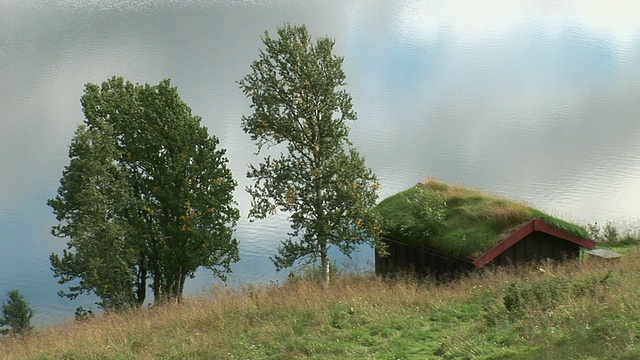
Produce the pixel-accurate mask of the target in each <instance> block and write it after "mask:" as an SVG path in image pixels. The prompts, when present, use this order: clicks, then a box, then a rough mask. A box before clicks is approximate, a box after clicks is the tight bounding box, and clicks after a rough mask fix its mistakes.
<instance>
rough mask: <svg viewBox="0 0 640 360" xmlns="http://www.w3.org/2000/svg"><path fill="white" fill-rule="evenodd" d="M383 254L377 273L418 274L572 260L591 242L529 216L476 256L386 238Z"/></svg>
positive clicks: (377, 258) (590, 246)
mask: <svg viewBox="0 0 640 360" xmlns="http://www.w3.org/2000/svg"><path fill="white" fill-rule="evenodd" d="M384 241H385V243H386V244H387V247H388V248H387V252H388V253H389V254H388V255H387V256H385V257H381V256H380V255H379V254H378V253H377V252H376V256H375V267H376V273H377V274H389V273H390V272H396V271H414V272H416V273H418V274H427V273H430V274H435V275H441V274H447V273H456V272H459V271H468V270H473V269H476V268H482V267H484V266H487V265H513V264H517V263H526V262H532V261H540V260H545V259H550V260H557V261H562V260H566V259H576V258H578V257H579V256H580V248H582V247H583V248H586V249H589V250H591V249H593V248H595V246H596V243H595V241H593V240H591V239H587V238H582V237H578V236H575V235H572V234H569V233H568V232H566V231H564V230H562V229H559V228H556V227H554V226H553V225H550V224H548V223H546V222H545V221H544V220H541V219H537V218H536V219H533V220H531V221H529V222H528V223H527V224H525V225H524V226H522V227H521V228H520V229H518V230H517V231H515V232H514V233H512V234H511V235H509V236H507V237H506V238H505V239H504V240H502V241H500V242H499V243H497V244H496V245H495V246H493V247H492V248H490V249H489V250H487V251H486V252H485V253H483V254H482V255H480V256H478V257H475V258H474V257H470V256H460V257H451V256H447V255H445V254H444V253H442V252H439V251H437V250H435V249H430V248H428V247H425V246H417V245H409V244H405V243H403V242H401V241H398V240H394V239H392V238H389V237H385V238H384Z"/></svg>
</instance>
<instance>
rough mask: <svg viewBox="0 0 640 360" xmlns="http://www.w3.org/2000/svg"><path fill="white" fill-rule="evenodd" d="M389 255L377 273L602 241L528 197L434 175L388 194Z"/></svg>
mask: <svg viewBox="0 0 640 360" xmlns="http://www.w3.org/2000/svg"><path fill="white" fill-rule="evenodd" d="M376 211H377V212H378V213H379V215H380V216H381V218H382V223H383V231H384V234H385V235H384V236H383V241H384V243H385V244H386V245H387V249H386V252H387V254H386V256H381V254H380V253H379V252H377V251H376V255H375V268H376V273H377V274H382V275H385V274H392V273H394V272H397V271H412V272H416V273H418V274H422V275H426V274H432V275H436V276H438V275H444V274H455V273H458V272H465V271H470V270H474V269H478V268H482V267H485V266H500V265H517V264H519V263H528V262H535V261H541V260H545V259H551V260H555V261H563V260H566V259H575V258H578V257H579V256H580V251H581V249H582V248H586V249H593V248H595V246H596V242H595V241H593V240H591V239H589V238H588V234H587V232H586V230H585V229H584V228H583V227H581V226H578V225H575V224H571V223H569V222H566V221H563V220H560V219H558V218H555V217H552V216H550V215H547V214H545V213H543V212H541V211H539V210H536V209H533V208H531V207H529V206H527V205H525V204H522V203H519V202H516V201H513V200H510V199H506V198H504V197H500V196H496V195H491V194H487V193H484V192H481V191H478V190H473V189H469V188H466V187H462V186H458V185H449V184H445V183H442V182H439V181H436V180H428V181H426V182H424V183H419V184H417V185H416V186H414V187H412V188H410V189H408V190H406V191H403V192H401V193H399V194H396V195H393V196H391V197H389V198H387V199H385V200H383V201H382V202H381V203H380V204H378V206H377V207H376Z"/></svg>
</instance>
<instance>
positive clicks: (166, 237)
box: [48, 77, 239, 310]
mask: <svg viewBox="0 0 640 360" xmlns="http://www.w3.org/2000/svg"><path fill="white" fill-rule="evenodd" d="M81 103H82V107H83V111H84V115H85V121H84V124H82V125H80V126H79V127H78V129H77V131H76V133H75V136H74V138H73V140H72V142H71V146H70V149H69V157H70V159H71V160H70V163H69V165H68V166H66V167H65V169H64V172H63V176H62V179H61V180H60V187H59V189H58V195H57V196H56V197H55V198H54V199H51V200H49V202H48V204H49V205H50V206H51V207H52V208H53V211H54V213H55V215H56V217H57V219H58V221H59V222H60V223H59V224H58V225H56V226H54V227H53V230H52V233H53V234H54V235H55V236H58V237H61V238H68V242H67V249H66V250H65V251H64V252H63V254H62V257H60V256H59V255H57V254H52V255H51V257H50V260H51V265H52V270H53V271H54V274H55V276H56V277H59V278H60V279H59V282H60V283H61V284H67V283H70V286H69V291H66V292H65V291H62V292H61V293H60V295H61V296H67V297H69V298H71V299H73V298H75V297H76V296H78V295H79V294H80V293H87V292H92V293H94V294H96V295H97V296H98V297H99V298H100V302H99V303H98V305H99V306H101V307H103V308H105V309H106V310H123V309H126V308H129V307H136V306H140V305H141V304H143V303H144V301H145V297H146V288H147V284H148V280H150V287H151V289H152V290H153V297H154V302H155V303H159V302H164V301H173V300H177V301H179V300H180V298H181V295H182V292H183V290H184V284H185V281H186V278H187V277H192V276H193V275H194V273H195V271H196V270H197V269H198V268H199V267H201V266H203V267H205V268H208V269H211V270H212V271H213V273H214V275H216V276H218V277H220V278H222V279H224V278H225V274H226V273H228V272H230V271H231V268H230V264H231V263H232V262H235V261H238V259H239V256H238V242H237V240H236V239H235V238H234V237H233V229H234V227H235V225H236V221H237V219H238V217H239V212H238V210H237V208H236V207H235V202H234V201H233V195H232V192H233V190H234V189H235V186H236V182H235V181H234V180H233V178H232V175H231V172H230V170H229V169H228V168H227V167H226V163H227V161H228V160H227V159H226V157H225V156H224V155H225V150H224V149H218V148H217V146H218V144H219V141H218V139H217V138H216V137H215V136H209V134H208V132H207V129H206V128H205V127H203V126H202V125H201V124H200V118H199V117H198V116H194V115H192V114H191V109H190V108H189V107H188V106H187V105H186V104H185V103H184V102H183V101H182V100H181V99H180V96H179V95H178V92H177V89H176V88H175V87H172V86H171V84H170V81H169V80H163V81H161V82H160V83H159V84H158V85H149V84H145V85H139V84H132V83H131V82H128V81H127V82H125V81H124V79H122V78H119V77H113V78H111V79H109V80H108V81H105V82H104V83H103V84H102V85H101V86H98V85H95V84H87V85H86V86H85V92H84V95H83V96H82V99H81Z"/></svg>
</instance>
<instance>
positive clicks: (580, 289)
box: [502, 272, 611, 317]
mask: <svg viewBox="0 0 640 360" xmlns="http://www.w3.org/2000/svg"><path fill="white" fill-rule="evenodd" d="M610 280H611V272H609V273H606V274H604V275H602V276H600V275H598V276H595V277H586V278H582V279H571V278H566V277H549V278H546V279H544V280H541V281H536V282H530V281H517V282H512V283H509V285H507V287H506V288H505V289H504V295H503V298H502V299H503V301H504V307H505V309H506V310H507V312H508V313H509V314H510V315H512V316H515V317H522V316H525V315H527V314H531V313H532V312H533V311H552V310H554V309H555V308H556V307H557V306H559V305H560V304H563V303H568V302H570V301H573V300H575V298H577V297H582V296H594V295H595V294H596V293H597V292H598V291H599V290H600V289H602V288H604V287H606V286H607V285H608V284H609V282H610Z"/></svg>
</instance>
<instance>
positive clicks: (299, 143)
mask: <svg viewBox="0 0 640 360" xmlns="http://www.w3.org/2000/svg"><path fill="white" fill-rule="evenodd" d="M277 32H278V38H275V39H274V38H272V37H271V36H270V35H269V33H268V32H265V34H264V37H263V38H262V40H263V43H264V45H265V49H264V50H261V51H260V55H259V58H258V60H256V61H254V62H253V63H252V65H251V70H252V72H251V73H250V74H249V75H247V76H245V77H244V78H243V79H242V80H241V81H239V85H240V88H241V89H242V90H243V92H244V94H245V95H246V96H247V97H249V98H251V102H252V105H251V108H252V109H253V114H251V115H249V116H243V118H242V127H243V129H244V131H245V132H246V133H248V134H250V135H251V139H252V140H254V141H256V144H257V147H258V151H257V153H258V154H259V153H260V151H261V149H262V148H263V147H264V145H267V146H268V147H271V146H276V145H280V144H282V145H283V146H286V150H287V151H286V155H285V154H283V153H281V154H280V156H279V157H277V158H273V157H271V156H267V157H265V158H264V161H263V162H262V163H261V164H259V166H257V167H256V166H253V165H251V166H250V170H249V172H248V174H247V176H248V177H249V178H253V179H255V183H254V184H253V185H252V186H249V187H248V188H247V191H248V192H249V193H250V194H251V196H252V199H253V200H252V209H251V211H250V213H249V216H250V218H252V219H261V218H265V217H267V216H268V215H270V214H274V213H275V212H276V211H277V210H278V209H279V210H282V211H284V212H287V213H288V214H289V220H290V224H291V231H290V232H289V238H288V239H286V240H284V241H282V243H281V246H280V247H279V249H278V254H277V255H276V256H275V257H273V258H272V260H273V261H274V264H275V265H276V267H277V269H278V270H280V269H282V268H285V267H290V266H292V265H293V264H294V262H295V261H297V260H298V259H306V260H307V261H315V260H317V259H318V258H319V259H320V263H321V268H322V275H323V280H324V282H325V284H328V283H329V259H328V248H329V246H331V245H334V246H336V247H337V248H338V249H340V250H341V251H342V252H343V253H344V254H346V255H347V256H349V255H350V254H351V252H352V251H353V250H354V249H355V248H356V246H357V245H359V244H362V243H365V242H369V243H373V244H375V243H376V242H377V234H378V230H377V229H378V223H377V221H376V218H375V217H374V216H373V213H372V212H371V208H372V207H373V206H374V205H375V201H376V199H377V193H376V191H377V189H378V187H379V185H378V182H377V179H376V177H375V176H374V174H373V173H372V172H371V170H370V169H369V168H367V167H366V166H365V163H364V159H363V158H362V157H361V156H360V155H359V154H358V152H357V151H356V150H355V148H354V147H353V145H352V144H351V143H350V142H349V140H348V134H349V128H348V127H347V125H346V121H348V120H356V113H355V111H354V110H353V108H352V101H351V96H350V95H349V94H348V93H347V92H346V91H345V90H344V89H342V88H343V87H344V86H345V85H346V82H345V78H346V77H345V74H344V72H343V71H342V61H343V58H342V57H340V56H336V55H334V54H333V53H332V51H333V46H334V40H332V39H330V38H327V37H323V38H320V39H318V40H317V41H316V42H315V43H314V42H312V39H311V38H310V37H309V34H308V32H307V29H306V27H305V26H290V25H285V26H283V27H281V28H278V31H277Z"/></svg>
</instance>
